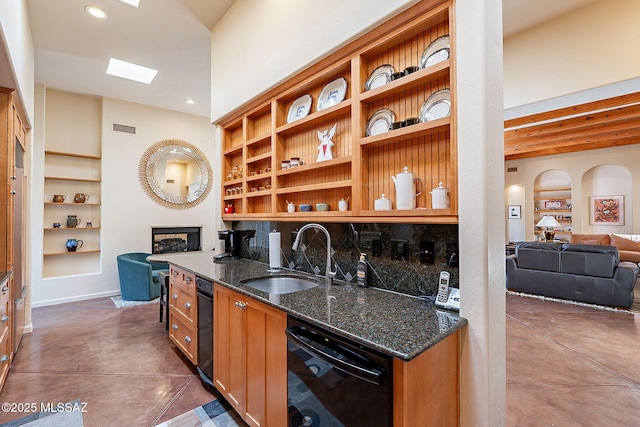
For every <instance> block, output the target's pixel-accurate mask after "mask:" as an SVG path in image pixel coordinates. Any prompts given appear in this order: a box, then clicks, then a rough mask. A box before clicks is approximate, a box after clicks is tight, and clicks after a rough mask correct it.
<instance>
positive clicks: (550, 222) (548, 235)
mask: <svg viewBox="0 0 640 427" xmlns="http://www.w3.org/2000/svg"><path fill="white" fill-rule="evenodd" d="M536 227H544V230H542V233H543V234H544V240H545V241H547V242H551V241H553V236H555V234H556V231H555V230H554V229H553V227H560V223H559V222H558V221H556V219H555V218H554V217H552V216H551V215H545V216H543V217H542V219H541V220H540V221H539V222H538V223H537V224H536Z"/></svg>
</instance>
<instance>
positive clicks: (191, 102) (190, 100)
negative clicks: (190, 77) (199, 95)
mask: <svg viewBox="0 0 640 427" xmlns="http://www.w3.org/2000/svg"><path fill="white" fill-rule="evenodd" d="M184 102H186V103H187V104H195V103H196V101H194V100H193V99H191V98H189V99H185V100H184Z"/></svg>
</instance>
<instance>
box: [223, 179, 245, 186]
mask: <svg viewBox="0 0 640 427" xmlns="http://www.w3.org/2000/svg"><path fill="white" fill-rule="evenodd" d="M238 184H242V178H237V179H230V180H228V181H225V182H224V183H223V184H222V185H225V186H226V185H238Z"/></svg>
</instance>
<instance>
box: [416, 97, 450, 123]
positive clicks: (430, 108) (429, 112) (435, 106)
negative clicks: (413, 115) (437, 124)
mask: <svg viewBox="0 0 640 427" xmlns="http://www.w3.org/2000/svg"><path fill="white" fill-rule="evenodd" d="M450 114H451V92H450V91H449V89H442V90H439V91H437V92H435V93H433V94H431V96H430V97H429V98H427V100H426V101H425V102H424V104H422V107H421V108H420V121H421V122H430V121H432V120H438V119H442V118H444V117H447V116H449V115H450Z"/></svg>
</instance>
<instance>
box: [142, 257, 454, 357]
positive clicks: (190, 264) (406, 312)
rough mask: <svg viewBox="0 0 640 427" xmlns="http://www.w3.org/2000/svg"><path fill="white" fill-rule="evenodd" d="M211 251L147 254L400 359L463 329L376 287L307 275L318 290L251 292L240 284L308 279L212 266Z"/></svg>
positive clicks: (234, 264)
mask: <svg viewBox="0 0 640 427" xmlns="http://www.w3.org/2000/svg"><path fill="white" fill-rule="evenodd" d="M213 255H214V254H213V252H190V253H188V252H184V253H180V254H166V255H153V256H152V257H150V258H149V259H150V260H154V261H168V262H170V263H172V264H174V265H176V266H178V267H182V268H184V269H186V270H189V271H191V272H192V273H194V274H196V275H198V276H200V277H202V278H204V279H208V280H211V281H213V282H216V283H219V284H221V285H224V286H226V287H228V288H230V289H233V290H235V291H237V292H239V293H241V294H244V295H248V296H250V297H252V298H255V299H257V300H259V301H261V302H263V303H265V304H268V305H271V306H273V307H276V308H278V309H280V310H283V311H284V312H286V313H287V314H290V315H292V316H294V317H298V318H301V319H304V320H307V321H309V322H311V323H313V324H315V325H318V326H320V327H323V328H325V329H327V330H330V331H334V332H336V333H338V334H340V335H341V336H345V337H348V338H350V339H352V340H354V341H357V342H359V343H361V344H364V345H367V346H369V347H373V348H375V349H377V350H379V351H381V352H382V353H385V354H388V355H391V356H393V357H397V358H399V359H402V360H411V359H413V358H414V357H416V356H417V355H419V354H420V353H422V352H423V351H425V350H426V349H428V348H429V347H431V346H433V345H435V344H436V343H438V342H439V341H441V340H443V339H444V338H446V337H447V336H449V335H450V334H451V333H453V332H455V331H457V330H458V329H460V328H462V327H463V326H464V325H466V323H467V321H466V319H464V318H462V317H459V316H458V313H455V312H452V311H448V310H440V309H437V308H436V307H435V306H434V305H433V303H431V302H428V301H424V300H421V299H419V298H415V297H412V296H407V295H404V294H399V293H395V292H389V291H385V290H381V289H377V288H360V287H358V286H356V285H355V284H349V283H341V282H337V284H334V285H331V286H329V287H327V285H326V284H325V282H324V277H319V276H311V277H313V279H314V280H316V281H318V282H319V283H320V285H319V286H317V287H315V288H312V289H306V290H303V291H298V292H294V293H290V294H281V295H273V294H268V293H266V292H262V291H258V290H255V289H253V288H251V287H248V286H246V285H244V284H243V283H242V281H243V280H246V279H252V278H256V277H264V276H269V275H274V274H275V275H277V274H296V275H301V276H303V277H305V278H309V277H310V276H308V275H306V274H300V273H299V272H296V271H293V270H286V269H285V270H283V272H282V273H269V272H267V269H268V265H267V264H263V263H259V262H254V261H249V260H233V261H223V262H216V263H214V262H213Z"/></svg>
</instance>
